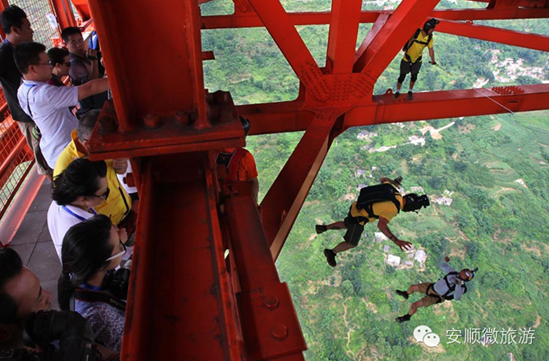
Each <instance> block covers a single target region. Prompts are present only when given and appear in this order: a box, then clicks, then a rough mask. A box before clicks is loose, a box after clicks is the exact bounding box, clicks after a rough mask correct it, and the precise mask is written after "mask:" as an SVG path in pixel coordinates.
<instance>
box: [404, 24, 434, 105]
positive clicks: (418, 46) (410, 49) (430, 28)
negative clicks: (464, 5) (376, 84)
mask: <svg viewBox="0 0 549 361" xmlns="http://www.w3.org/2000/svg"><path fill="white" fill-rule="evenodd" d="M438 23H439V21H438V20H437V19H434V18H433V19H430V20H427V21H426V22H425V24H424V25H423V28H422V29H417V30H416V32H415V33H414V36H412V37H411V38H410V40H408V42H407V43H406V45H404V48H403V49H402V50H403V51H404V57H403V58H402V60H401V61H400V76H399V77H398V82H397V87H396V91H395V99H397V98H398V97H399V96H400V88H401V87H402V82H404V79H405V78H406V74H408V73H411V77H410V89H409V90H408V99H410V100H412V99H413V97H414V96H413V94H412V89H413V88H414V84H415V82H416V80H417V75H418V74H419V69H421V57H422V54H423V49H425V47H428V48H429V56H430V57H431V64H433V65H436V63H437V62H436V61H435V49H434V48H433V32H434V31H435V27H436V25H437V24H438Z"/></svg>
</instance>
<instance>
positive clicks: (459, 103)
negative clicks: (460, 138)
mask: <svg viewBox="0 0 549 361" xmlns="http://www.w3.org/2000/svg"><path fill="white" fill-rule="evenodd" d="M207 1H208V0H183V1H181V0H164V1H162V2H153V1H150V0H118V1H103V0H89V5H88V3H87V2H86V1H83V0H77V1H74V0H73V3H74V5H75V6H76V8H77V10H78V13H79V14H80V16H81V17H82V19H83V20H84V21H86V20H89V19H90V16H93V22H94V26H95V28H96V30H97V32H98V35H99V37H100V40H101V46H102V50H103V55H104V59H105V64H106V68H107V72H108V74H109V80H110V84H111V87H112V93H113V102H111V103H109V104H107V105H106V106H105V107H104V109H103V111H102V114H101V119H100V122H99V124H98V126H97V127H96V129H95V131H94V135H93V137H92V140H91V146H92V153H91V157H92V159H105V158H111V157H117V156H128V157H131V159H132V165H133V170H134V173H135V176H136V180H137V183H138V186H139V189H140V196H141V204H140V213H139V221H138V228H137V237H136V240H137V243H136V248H135V253H134V262H133V272H132V276H131V277H132V278H131V287H130V298H129V306H128V310H127V315H126V325H125V336H124V343H123V355H122V359H124V360H132V361H138V360H139V361H141V360H143V361H144V360H231V361H235V360H284V361H294V360H296V361H297V360H303V359H304V358H303V354H302V352H303V351H304V350H305V349H306V345H305V341H304V339H303V336H302V334H301V330H300V326H299V323H298V320H297V316H296V313H295V310H294V307H293V304H292V300H291V297H290V294H289V291H288V288H287V287H286V285H285V284H284V283H281V281H280V279H279V277H278V274H277V271H276V268H275V265H274V260H276V258H277V257H278V255H279V254H280V251H281V249H282V247H283V246H284V242H285V240H286V238H287V236H288V234H289V232H290V230H291V228H292V225H293V223H294V222H295V220H296V218H297V215H298V213H299V211H300V209H301V207H302V205H303V202H304V200H305V197H306V195H307V193H308V191H309V189H310V187H311V185H312V183H313V181H314V179H315V177H316V175H317V173H318V171H319V169H320V167H321V165H322V162H323V160H324V158H325V157H326V154H327V152H328V150H329V149H330V146H331V144H332V142H333V140H334V139H335V137H337V136H338V135H339V134H341V132H343V131H345V130H346V129H348V128H349V127H353V126H359V125H369V124H381V123H391V122H403V121H416V120H424V119H436V118H445V117H458V116H473V115H483V114H495V113H503V112H507V111H512V112H522V111H530V110H539V109H547V108H549V101H548V100H549V85H546V84H545V85H543V84H541V85H527V86H510V87H501V88H491V89H464V90H454V91H438V92H425V93H418V94H416V95H415V97H414V100H413V101H404V100H402V98H399V99H398V100H397V101H394V100H393V97H392V94H390V92H389V93H388V94H373V89H374V85H375V83H376V81H377V79H378V78H379V76H380V75H381V74H382V72H383V71H384V70H385V69H386V68H387V66H388V65H389V64H390V63H391V61H392V60H393V59H394V58H395V56H397V54H398V53H399V51H400V49H401V47H402V45H403V44H404V43H405V42H406V40H408V38H409V37H410V34H412V33H413V32H414V31H415V29H416V28H418V27H419V26H421V24H422V23H423V22H424V21H425V20H426V19H427V18H429V17H436V18H438V19H440V20H441V23H440V24H439V26H438V27H437V31H440V32H443V33H448V34H454V35H458V36H465V37H473V38H476V39H481V40H486V41H491V42H495V43H500V44H507V45H514V46H521V47H525V48H530V49H536V50H541V51H549V38H548V37H546V36H542V35H537V34H530V33H523V32H517V31H510V30H505V29H499V28H495V27H490V26H486V25H482V26H480V25H476V24H474V23H473V21H474V20H495V19H535V18H542V19H545V18H549V1H547V0H543V1H542V0H538V1H535V0H531V1H529V0H491V1H481V2H484V3H486V7H485V8H483V9H464V10H434V9H435V7H436V6H437V4H438V2H439V0H403V1H402V2H401V3H400V4H399V6H398V8H397V9H395V10H394V11H361V6H362V1H360V0H333V1H332V9H331V12H326V13H288V12H286V11H285V9H284V7H283V6H282V5H281V4H280V1H279V0H234V3H235V13H234V14H232V15H222V16H207V17H201V15H200V9H199V4H201V3H204V2H207ZM68 3H69V2H68V1H65V0H52V4H53V6H54V8H55V10H56V13H57V16H58V18H59V22H60V24H62V25H63V26H64V25H71V24H74V15H73V14H72V11H70V9H68V10H67V6H66V5H67V4H68ZM69 11H70V13H69ZM144 20H145V21H144ZM90 21H91V20H90ZM360 23H372V24H373V26H372V29H371V30H370V32H369V33H368V35H367V36H366V37H365V39H360V40H362V41H361V46H360V47H359V48H358V49H355V44H356V40H357V34H358V27H359V24H360ZM144 24H145V25H144ZM316 24H329V26H330V33H329V41H328V50H327V60H326V64H323V66H322V67H321V66H319V65H318V64H317V63H316V61H315V60H314V59H313V57H312V55H311V52H310V51H309V49H308V48H307V47H306V46H305V43H304V42H303V40H302V38H301V37H300V35H299V33H298V32H297V30H296V28H295V25H316ZM242 27H265V28H266V29H267V30H268V31H269V33H270V34H271V36H272V37H273V39H274V41H275V42H276V44H277V45H278V47H279V48H280V49H281V51H282V53H283V54H284V56H285V58H286V60H287V61H288V63H289V64H290V66H291V67H292V69H293V71H294V72H295V74H296V75H297V77H298V78H299V80H300V83H301V87H300V93H299V96H298V98H297V99H296V100H294V101H291V102H284V103H270V104H251V105H245V106H237V107H235V106H234V104H233V102H232V98H231V96H230V94H228V93H223V92H217V93H214V94H210V93H208V92H207V91H206V90H205V89H204V77H203V71H202V61H203V59H212V58H213V56H212V54H211V52H209V53H208V52H205V51H203V49H202V48H201V29H220V28H242ZM136 34H139V36H136ZM204 50H206V51H207V50H209V49H204ZM213 55H215V54H213ZM488 97H489V98H488ZM238 114H241V115H245V116H246V117H248V118H250V119H251V122H252V134H267V133H276V132H291V131H305V134H304V136H303V138H302V139H301V141H300V143H299V144H298V146H297V147H296V149H295V151H294V152H293V154H292V155H291V157H290V158H289V160H288V161H287V163H286V165H285V166H284V168H283V169H282V171H281V172H280V174H279V176H278V178H277V179H276V181H275V182H274V184H273V185H272V187H271V188H270V190H269V191H268V193H267V194H266V196H265V198H264V200H263V202H262V203H261V208H260V211H258V208H257V207H256V205H255V204H254V202H253V200H252V198H251V196H250V189H249V187H247V185H246V184H238V183H237V184H233V185H229V186H227V185H223V186H221V185H220V184H219V183H218V181H217V173H216V172H217V169H216V165H215V154H216V152H218V151H219V150H220V149H223V148H225V147H237V146H243V145H244V144H245V141H244V137H243V131H242V129H241V126H240V122H239V121H238ZM418 116H421V118H418ZM227 250H228V255H227V254H226V253H227Z"/></svg>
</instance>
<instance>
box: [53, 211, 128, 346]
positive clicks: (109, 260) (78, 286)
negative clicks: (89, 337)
mask: <svg viewBox="0 0 549 361" xmlns="http://www.w3.org/2000/svg"><path fill="white" fill-rule="evenodd" d="M127 239H128V238H127V234H126V233H125V232H121V231H120V230H118V229H117V228H116V227H115V226H114V225H113V224H112V222H111V221H110V219H109V218H108V217H106V216H104V215H102V214H99V215H97V216H94V217H92V218H90V219H87V220H85V221H83V222H81V223H78V224H76V225H74V226H73V227H72V228H71V229H69V231H68V232H67V234H66V235H65V237H64V239H63V250H62V265H63V268H62V273H61V275H60V276H59V281H58V285H57V290H58V296H59V307H60V308H61V310H63V311H68V310H71V311H76V312H78V313H79V314H81V315H82V316H84V318H86V319H87V320H88V323H89V325H90V326H91V328H92V330H93V332H94V334H95V337H96V341H97V342H98V343H100V344H102V345H103V346H105V347H106V348H107V349H109V350H112V351H120V348H121V346H122V335H123V333H124V319H125V318H124V315H125V309H126V301H125V298H123V297H121V296H120V295H115V294H114V293H113V292H112V291H111V290H110V288H109V285H108V284H109V282H108V278H109V275H110V274H112V272H113V270H114V269H115V268H117V267H118V266H119V265H120V263H121V260H122V256H124V254H125V253H126V246H125V245H124V244H125V242H126V241H127Z"/></svg>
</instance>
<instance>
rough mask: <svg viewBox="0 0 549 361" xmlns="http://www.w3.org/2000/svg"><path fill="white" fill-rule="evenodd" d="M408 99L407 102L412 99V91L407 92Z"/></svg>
mask: <svg viewBox="0 0 549 361" xmlns="http://www.w3.org/2000/svg"><path fill="white" fill-rule="evenodd" d="M408 99H409V100H412V99H414V95H413V94H412V91H409V92H408Z"/></svg>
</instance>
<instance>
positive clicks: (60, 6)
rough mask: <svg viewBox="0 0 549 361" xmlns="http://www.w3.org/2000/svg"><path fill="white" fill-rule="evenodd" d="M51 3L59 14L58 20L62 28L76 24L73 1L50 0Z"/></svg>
mask: <svg viewBox="0 0 549 361" xmlns="http://www.w3.org/2000/svg"><path fill="white" fill-rule="evenodd" d="M50 2H51V5H52V6H53V8H54V9H55V14H56V15H57V22H58V23H59V27H60V28H61V30H63V29H65V28H67V27H69V26H76V19H75V18H74V14H73V12H72V8H71V2H70V1H69V0H50Z"/></svg>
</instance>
